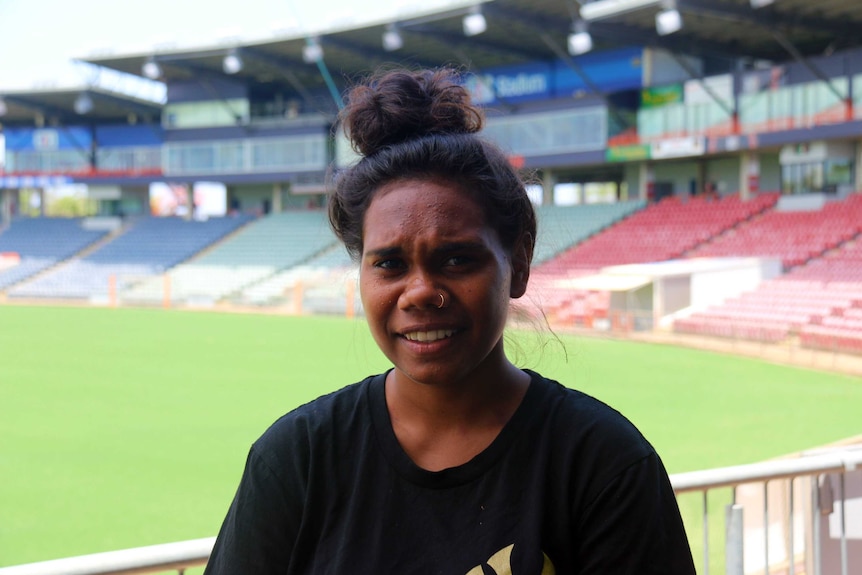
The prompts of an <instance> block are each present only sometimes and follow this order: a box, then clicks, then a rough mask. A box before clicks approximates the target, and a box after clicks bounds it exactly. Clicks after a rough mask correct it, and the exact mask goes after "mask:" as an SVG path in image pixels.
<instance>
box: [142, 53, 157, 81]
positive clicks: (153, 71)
mask: <svg viewBox="0 0 862 575" xmlns="http://www.w3.org/2000/svg"><path fill="white" fill-rule="evenodd" d="M141 71H142V72H143V73H144V76H146V77H147V78H149V79H150V80H158V79H159V78H160V77H161V75H162V67H161V66H159V63H158V62H156V59H155V58H152V57H150V58H147V61H146V62H144V65H143V66H142V67H141Z"/></svg>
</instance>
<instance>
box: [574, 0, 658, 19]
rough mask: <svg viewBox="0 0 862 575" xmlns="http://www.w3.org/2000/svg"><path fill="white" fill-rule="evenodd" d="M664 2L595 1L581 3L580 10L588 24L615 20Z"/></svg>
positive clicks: (646, 0) (653, 0)
mask: <svg viewBox="0 0 862 575" xmlns="http://www.w3.org/2000/svg"><path fill="white" fill-rule="evenodd" d="M661 3H662V0H594V1H593V2H587V3H585V4H584V3H581V7H580V9H579V10H578V11H579V13H580V15H581V18H583V19H584V20H586V21H588V22H592V21H593V20H604V19H605V18H615V17H617V16H622V15H624V14H628V13H629V12H635V11H637V10H642V9H644V8H650V7H652V6H656V5H658V4H661Z"/></svg>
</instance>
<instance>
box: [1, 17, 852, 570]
mask: <svg viewBox="0 0 862 575" xmlns="http://www.w3.org/2000/svg"><path fill="white" fill-rule="evenodd" d="M860 26H862V1H860V0H842V1H838V0H824V1H821V2H817V3H812V2H806V1H803V0H594V1H592V2H584V3H581V4H580V6H579V7H578V3H571V2H563V1H562V0H489V1H484V2H479V3H474V2H471V3H455V4H453V5H452V7H451V8H449V9H446V10H443V11H436V12H426V13H423V12H419V13H411V14H405V15H403V17H399V18H397V19H394V20H389V21H385V22H376V23H363V24H361V25H350V24H347V25H344V26H341V27H338V26H336V27H331V28H327V29H325V30H317V31H313V32H308V31H300V30H284V31H281V32H279V33H277V34H274V35H272V36H269V37H266V38H228V39H224V40H221V41H217V42H213V43H212V44H210V45H205V46H184V47H161V48H154V49H153V50H151V51H148V52H141V53H125V54H122V53H120V54H114V53H101V54H97V55H87V56H82V58H81V60H82V61H83V62H85V63H87V64H89V65H91V66H92V67H93V68H94V69H100V70H104V71H105V74H108V73H111V74H117V75H119V77H129V78H133V79H134V82H132V81H131V80H130V81H129V82H128V83H129V84H134V85H135V86H136V87H135V88H134V89H127V88H124V87H117V86H114V87H111V88H106V87H105V86H102V85H100V84H99V83H98V82H94V83H93V84H90V85H82V86H79V87H76V88H74V89H62V90H59V89H44V90H42V89H32V90H16V91H0V126H2V136H3V141H4V142H5V154H4V156H3V158H2V163H0V256H2V257H0V297H2V298H3V299H5V300H7V301H10V302H14V301H28V302H31V301H57V300H65V301H68V300H71V301H79V302H81V301H83V302H89V303H92V304H97V305H120V304H125V305H164V306H213V307H217V306H222V305H233V306H268V307H272V308H277V309H288V310H290V311H291V312H293V313H306V312H313V313H339V314H344V313H346V314H348V315H351V314H354V313H361V309H359V305H358V303H357V300H358V298H354V297H353V291H352V290H353V285H354V284H353V280H352V277H351V275H350V271H349V270H350V262H349V261H348V260H347V256H346V254H344V253H343V250H342V249H341V248H340V247H339V245H338V244H337V242H336V240H335V237H334V236H333V235H332V233H331V232H330V231H329V230H328V228H327V227H326V221H325V212H324V209H323V208H324V207H325V203H326V195H325V192H326V185H327V178H328V177H329V174H330V173H331V170H337V169H338V168H339V167H342V166H345V165H347V164H349V163H350V162H351V161H353V160H354V157H355V156H354V155H353V153H352V151H351V150H350V149H349V147H348V145H347V144H346V141H345V140H344V139H343V138H342V137H341V136H340V135H338V134H337V133H335V131H334V130H333V126H334V122H335V118H336V116H337V114H338V111H339V108H340V106H341V104H342V95H343V94H344V93H345V91H346V89H347V88H348V87H349V86H350V84H351V82H352V81H353V80H354V79H355V78H357V77H358V76H361V75H363V74H365V73H368V72H370V71H371V70H373V69H375V68H377V67H378V66H381V65H405V66H411V67H414V66H415V67H418V66H422V67H435V66H441V65H453V66H457V67H459V68H460V69H462V70H463V71H464V76H463V77H464V82H465V85H466V86H467V87H468V88H469V89H470V91H471V92H472V94H473V96H474V98H475V99H476V100H477V101H478V102H480V103H481V104H483V106H484V107H485V110H486V113H487V128H486V134H487V136H488V137H490V138H491V139H493V140H494V141H496V142H497V143H499V144H500V145H501V146H502V147H503V149H505V150H506V151H507V152H508V153H509V155H510V157H511V161H512V163H513V165H515V166H516V167H518V168H520V169H523V170H524V171H525V173H526V174H528V176H529V177H530V178H531V179H532V181H534V182H535V185H534V186H533V187H532V188H531V190H532V192H533V193H534V200H535V202H536V203H537V205H539V217H540V226H541V230H542V234H541V235H540V243H539V245H538V246H537V251H536V266H535V273H534V275H535V281H534V282H533V285H532V286H531V288H530V289H531V290H532V294H533V295H534V296H535V297H534V298H531V299H532V300H535V301H539V302H541V310H535V309H531V308H530V306H529V305H528V306H526V307H525V308H524V309H523V310H522V313H524V314H525V315H528V316H530V315H536V314H543V315H544V316H547V317H548V319H549V320H550V321H551V323H552V325H553V326H554V327H557V328H573V329H580V330H583V331H586V332H588V331H600V332H603V333H604V332H617V333H627V334H628V333H637V332H648V333H659V332H661V333H670V334H676V335H677V336H680V337H691V338H700V337H708V338H716V340H733V341H749V342H758V344H761V345H771V344H781V345H792V346H799V347H802V348H806V349H810V350H826V351H828V352H831V353H840V354H851V355H859V354H862V235H860V234H862V194H860V191H862V35H860V34H859V32H858V31H859V29H860ZM154 86H155V88H154ZM154 94H156V95H154ZM72 185H78V186H81V188H80V189H83V190H85V192H84V193H85V195H86V198H87V200H88V201H89V206H90V207H89V210H90V213H87V214H85V215H81V216H78V217H72V218H68V217H65V218H59V217H49V216H51V206H50V205H49V204H50V199H51V194H50V193H49V191H50V190H54V189H56V188H58V187H68V186H72ZM211 194H214V195H215V196H217V197H218V198H219V199H218V201H215V202H214V203H213V204H214V205H210V202H209V200H208V199H207V198H209V196H210V195H211ZM829 469H831V468H829ZM855 473H856V475H857V476H858V471H856V472H855ZM764 477H767V475H764ZM770 477H771V476H770ZM842 477H843V475H842ZM686 480H687V479H686ZM684 483H685V480H684V479H679V485H683V484H684ZM731 483H732V482H729V483H720V482H719V483H716V484H715V485H730V484H731ZM675 485H677V484H675ZM692 485H694V484H692ZM680 489H684V488H683V487H681V488H680ZM842 497H843V494H842ZM842 500H843V499H842ZM761 504H762V505H765V503H763V502H761ZM791 515H792V511H791ZM858 519H859V517H858V516H857V517H856V523H854V524H853V526H852V527H848V529H853V530H857V531H854V532H858V529H859V522H858ZM792 523H793V520H792V519H791V520H790V524H792ZM824 529H827V530H828V529H829V527H828V526H827V527H824ZM791 532H792V527H791ZM841 541H842V545H844V547H843V548H842V549H843V553H844V556H843V559H842V560H840V561H838V563H835V562H834V561H833V559H834V556H832V555H830V556H829V557H830V558H829V559H828V560H825V562H824V565H831V566H832V567H834V566H835V565H843V567H844V568H845V569H846V565H847V564H848V563H847V539H846V537H844V538H842V539H841ZM832 542H833V541H831V540H830V541H829V542H828V543H830V544H831V543H832ZM210 544H211V543H210ZM790 545H791V547H792V546H793V545H794V543H791V544H790ZM205 546H206V544H204V547H205ZM822 548H823V549H826V544H825V543H824V545H823V547H822ZM824 553H825V551H824ZM192 555H194V553H192ZM850 555H851V559H850V561H851V562H853V561H855V565H860V564H862V563H860V561H862V559H860V557H862V548H860V547H859V545H858V541H853V542H852V544H851V545H850ZM809 560H810V557H809V556H807V555H806V556H805V557H804V558H803V559H800V561H803V562H804V561H809ZM841 561H843V563H842V562H841ZM830 562H831V563H830ZM789 564H790V568H789V572H790V573H792V572H794V567H793V566H794V565H795V564H794V562H793V561H790V563H789ZM784 565H785V567H783V568H786V566H787V562H786V561H785V564H784ZM832 567H828V568H827V567H824V570H823V571H813V572H823V573H838V572H840V571H837V570H835V571H833V570H830V569H832ZM800 568H802V565H800ZM768 569H769V565H768V560H767V571H768ZM3 571H4V570H3V569H0V573H2V572H3ZM740 572H741V571H740ZM746 572H748V571H746ZM782 572H788V571H787V570H785V571H782ZM805 572H806V573H807V572H809V571H805ZM845 572H846V571H845Z"/></svg>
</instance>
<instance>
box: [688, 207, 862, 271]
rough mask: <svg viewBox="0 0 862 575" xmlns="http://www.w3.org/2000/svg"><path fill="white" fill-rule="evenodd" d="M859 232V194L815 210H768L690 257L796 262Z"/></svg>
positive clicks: (861, 214) (787, 264)
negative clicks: (731, 257) (756, 257)
mask: <svg viewBox="0 0 862 575" xmlns="http://www.w3.org/2000/svg"><path fill="white" fill-rule="evenodd" d="M859 233H862V194H853V195H851V196H849V197H848V198H846V199H844V200H841V201H832V202H828V203H827V204H826V205H825V206H824V207H823V208H822V209H820V210H816V211H777V210H773V211H769V212H767V213H764V214H762V215H760V216H759V217H757V218H753V219H752V220H751V221H749V222H746V223H745V224H742V225H740V226H738V227H736V228H734V229H733V230H730V231H728V232H727V233H725V234H723V235H721V236H718V237H716V238H715V239H714V240H713V241H710V242H708V243H706V244H704V245H702V246H700V247H699V248H697V249H695V250H693V251H691V252H690V253H689V254H688V255H689V256H692V257H716V256H760V257H775V258H780V259H781V261H782V263H783V264H784V266H785V268H786V269H789V268H792V267H795V266H799V265H801V264H804V263H806V262H808V261H810V260H811V259H812V258H815V257H818V256H820V255H821V254H823V253H824V252H826V251H828V250H831V249H834V248H837V247H838V246H840V245H841V244H842V243H844V242H846V241H848V240H850V239H852V238H854V237H855V236H856V235H857V234H859Z"/></svg>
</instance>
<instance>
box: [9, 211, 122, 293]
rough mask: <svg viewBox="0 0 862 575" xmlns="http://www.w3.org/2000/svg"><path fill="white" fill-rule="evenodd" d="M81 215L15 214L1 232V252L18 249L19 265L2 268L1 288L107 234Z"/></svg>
mask: <svg viewBox="0 0 862 575" xmlns="http://www.w3.org/2000/svg"><path fill="white" fill-rule="evenodd" d="M83 224H84V220H83V219H81V218H15V219H13V220H12V222H11V224H10V226H9V227H8V228H7V229H6V230H3V231H2V232H0V252H13V253H17V254H18V255H19V256H20V258H21V260H20V263H19V264H18V265H17V266H14V267H12V268H9V269H6V270H3V271H0V290H2V289H5V288H7V287H9V286H12V285H14V284H17V283H19V282H21V281H23V280H25V279H27V278H29V277H32V276H34V275H35V274H37V273H39V272H41V271H43V270H46V269H48V268H50V267H51V266H53V265H56V264H57V263H58V262H60V261H62V260H64V259H66V258H69V257H71V256H73V255H74V254H76V253H78V252H80V251H81V250H83V249H85V248H87V247H88V246H91V245H93V244H94V243H95V242H97V241H99V240H100V239H102V238H103V237H105V235H106V232H105V231H102V230H88V229H86V228H85V227H84V225H83Z"/></svg>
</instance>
